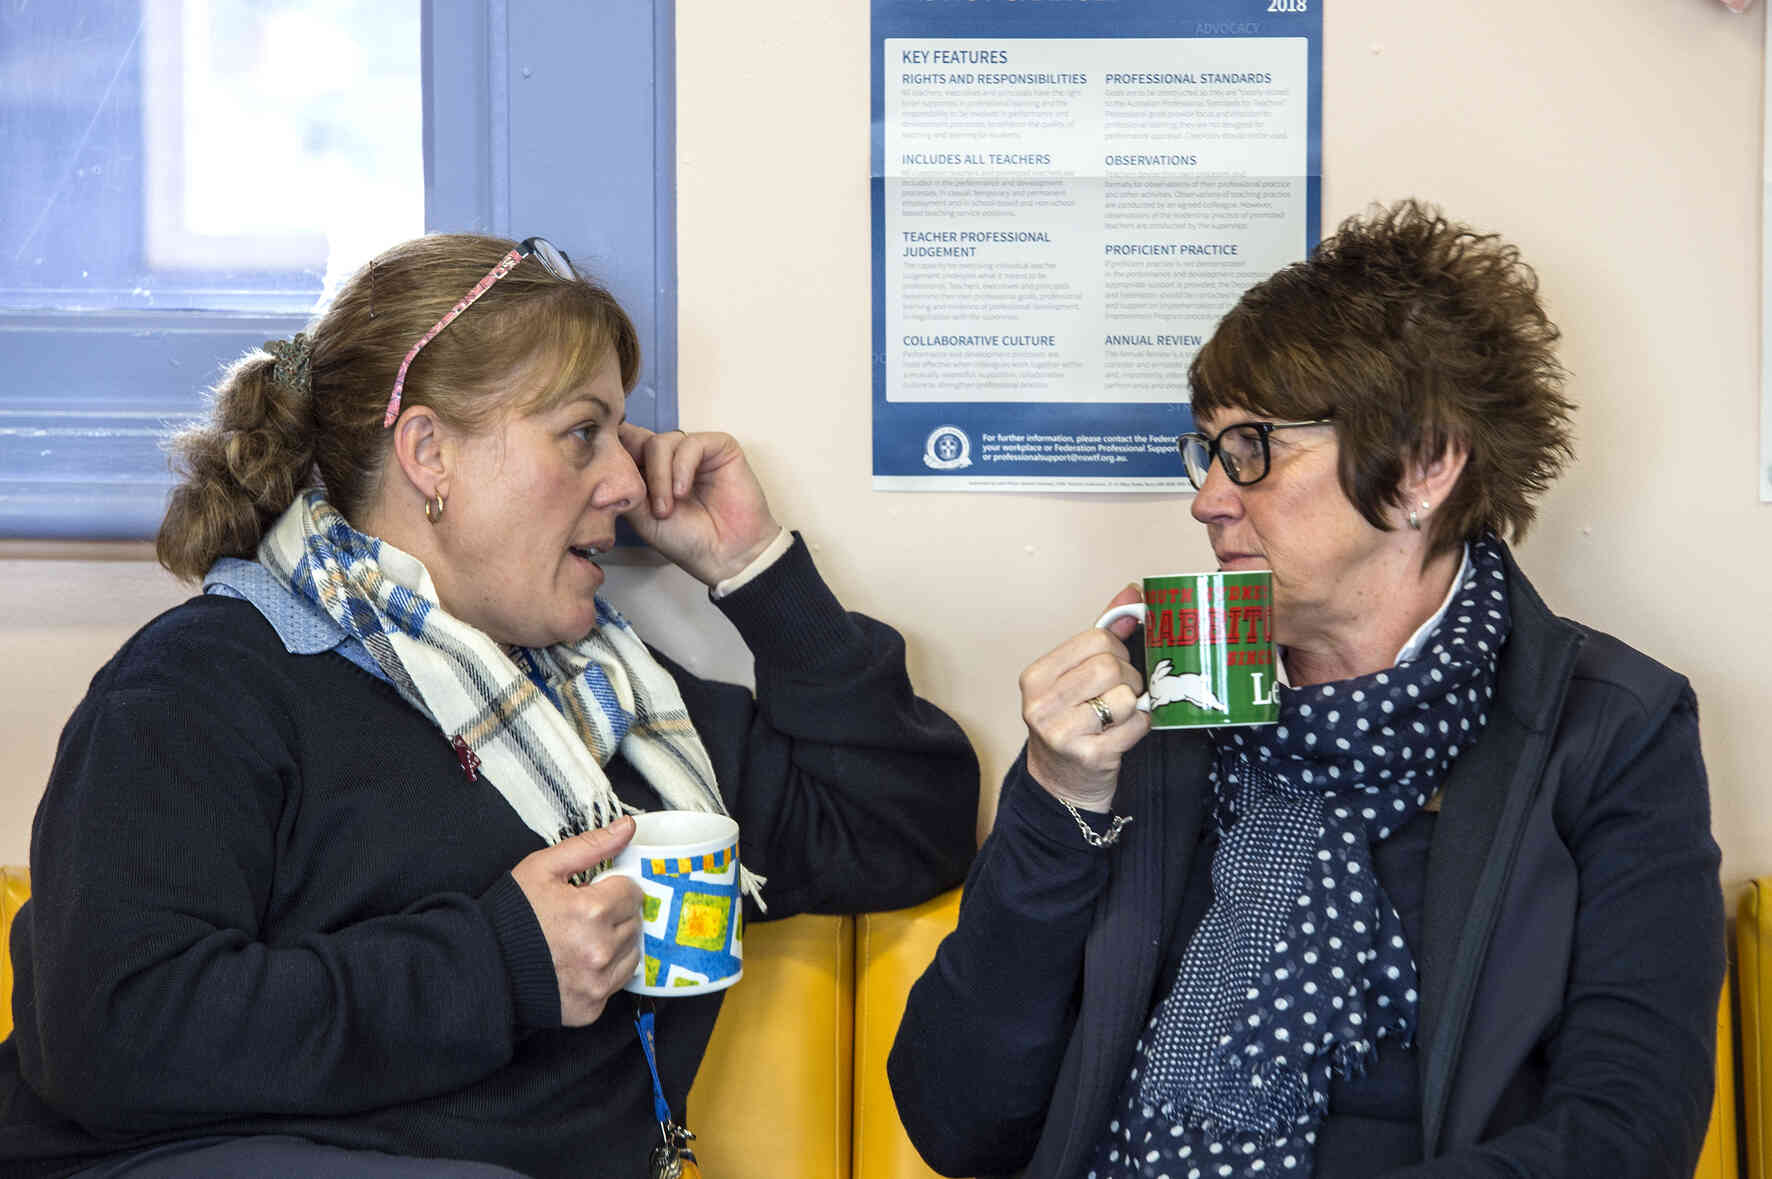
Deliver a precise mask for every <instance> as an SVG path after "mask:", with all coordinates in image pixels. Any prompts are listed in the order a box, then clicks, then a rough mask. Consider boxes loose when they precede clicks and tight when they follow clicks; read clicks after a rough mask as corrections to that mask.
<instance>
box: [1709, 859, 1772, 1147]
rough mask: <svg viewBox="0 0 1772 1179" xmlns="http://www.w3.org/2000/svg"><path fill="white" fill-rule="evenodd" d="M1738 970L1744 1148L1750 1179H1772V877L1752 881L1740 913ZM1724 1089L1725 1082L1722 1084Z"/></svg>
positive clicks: (1737, 948)
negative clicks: (1770, 1085)
mask: <svg viewBox="0 0 1772 1179" xmlns="http://www.w3.org/2000/svg"><path fill="white" fill-rule="evenodd" d="M1735 971H1736V975H1737V980H1738V981H1737V988H1738V990H1739V993H1740V997H1741V1028H1740V1035H1739V1037H1738V1038H1737V1043H1738V1044H1739V1045H1740V1047H1741V1096H1742V1102H1741V1108H1742V1116H1743V1126H1742V1134H1741V1147H1742V1151H1743V1152H1744V1153H1745V1154H1746V1155H1747V1168H1746V1174H1747V1175H1748V1176H1749V1179H1772V1170H1768V1162H1769V1161H1772V1160H1768V1158H1767V1149H1768V1146H1769V1145H1772V1144H1769V1143H1768V1142H1767V1130H1768V1128H1769V1127H1772V1104H1769V1103H1772V1092H1768V1091H1767V1081H1768V1079H1769V1078H1768V1077H1767V1075H1766V1073H1767V1062H1768V1060H1772V1021H1768V1018H1767V1012H1766V1008H1765V1004H1766V1001H1767V999H1768V998H1769V997H1772V996H1768V994H1767V991H1768V987H1769V986H1772V877H1765V878H1762V879H1759V880H1752V881H1749V882H1748V886H1747V891H1746V893H1744V894H1743V895H1742V898H1741V905H1740V907H1739V908H1738V909H1737V910H1736V913H1735ZM1717 1091H1718V1094H1719V1095H1720V1094H1721V1093H1722V1086H1721V1085H1720V1084H1719V1086H1718V1089H1717Z"/></svg>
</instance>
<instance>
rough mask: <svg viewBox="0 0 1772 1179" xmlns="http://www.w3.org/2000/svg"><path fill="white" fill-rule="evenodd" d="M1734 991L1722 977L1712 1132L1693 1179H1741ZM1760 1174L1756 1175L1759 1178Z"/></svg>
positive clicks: (1718, 1013) (1711, 1121) (1707, 1137)
mask: <svg viewBox="0 0 1772 1179" xmlns="http://www.w3.org/2000/svg"><path fill="white" fill-rule="evenodd" d="M1734 1000H1735V988H1734V986H1733V985H1732V984H1731V981H1730V978H1729V975H1728V974H1724V976H1723V994H1722V996H1721V997H1720V998H1719V999H1718V1000H1717V1091H1716V1095H1715V1096H1714V1097H1712V1098H1711V1105H1710V1129H1709V1130H1707V1131H1706V1132H1705V1135H1704V1151H1703V1153H1701V1154H1700V1155H1699V1156H1698V1170H1697V1171H1695V1172H1693V1175H1694V1179H1740V1175H1741V1161H1740V1160H1741V1155H1740V1149H1739V1146H1740V1144H1739V1137H1740V1136H1739V1134H1738V1133H1737V1129H1736V1124H1735V1018H1734V1007H1735V1002H1734ZM1757 1173H1758V1172H1755V1174H1757Z"/></svg>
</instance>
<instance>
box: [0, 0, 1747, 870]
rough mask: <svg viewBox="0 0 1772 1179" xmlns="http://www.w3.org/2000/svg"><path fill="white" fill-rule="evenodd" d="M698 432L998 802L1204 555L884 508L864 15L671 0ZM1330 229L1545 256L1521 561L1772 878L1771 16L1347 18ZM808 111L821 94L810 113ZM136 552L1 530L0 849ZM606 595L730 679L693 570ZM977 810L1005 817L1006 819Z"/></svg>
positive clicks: (1699, 0) (1054, 523) (1333, 82)
mask: <svg viewBox="0 0 1772 1179" xmlns="http://www.w3.org/2000/svg"><path fill="white" fill-rule="evenodd" d="M678 7H679V13H678V74H679V110H678V181H679V191H678V202H679V204H678V209H679V234H680V246H681V262H680V274H679V278H680V300H681V303H680V318H681V329H680V330H681V342H680V361H681V371H682V393H681V406H682V418H683V421H684V423H685V424H686V425H688V426H691V427H695V426H707V425H718V426H720V427H723V428H727V429H731V430H732V431H733V432H735V433H737V434H739V435H740V436H741V437H742V438H744V439H745V440H746V442H747V445H748V446H749V448H750V451H751V454H752V457H753V460H754V461H755V463H756V465H757V466H758V468H759V469H760V471H761V472H762V474H763V476H764V480H765V484H766V486H767V487H768V488H769V489H770V497H771V501H772V502H773V503H774V505H775V507H776V510H777V513H778V515H780V516H781V518H782V519H783V520H784V521H787V522H789V523H790V524H792V525H793V526H795V527H798V528H800V529H802V530H803V531H804V532H805V534H806V536H807V537H808V539H810V540H812V541H813V542H814V543H815V545H816V547H817V549H818V555H819V560H820V563H821V565H822V567H823V568H824V571H825V574H826V576H827V577H828V578H829V579H830V580H831V582H832V583H833V584H834V585H835V586H836V587H837V589H838V592H839V593H840V594H841V595H842V596H843V598H844V599H845V601H846V602H848V603H849V605H850V606H851V607H852V608H855V609H860V610H865V611H868V612H870V613H874V614H877V615H880V616H882V617H884V618H886V619H888V620H890V621H892V622H893V623H895V624H896V625H897V626H898V627H899V628H900V629H901V630H902V631H904V633H905V635H906V636H907V638H908V640H909V642H910V650H911V658H912V662H913V670H914V672H915V674H916V676H917V680H918V683H919V684H920V686H921V687H922V689H923V690H924V692H925V693H926V694H927V695H929V696H931V697H933V698H934V699H936V700H937V701H939V702H941V703H943V704H944V705H946V706H947V707H948V708H949V709H950V711H951V712H953V714H954V715H955V716H956V717H957V718H958V719H959V720H960V722H961V723H962V724H963V725H964V726H965V728H966V730H967V732H968V733H969V734H971V736H972V738H973V740H974V742H975V743H976V744H977V746H978V748H979V751H980V755H981V758H982V760H983V762H984V767H985V773H986V777H987V779H989V780H990V781H992V782H994V781H995V780H996V779H997V778H998V777H1000V775H1001V774H1002V772H1003V769H1004V767H1005V766H1006V765H1007V764H1008V762H1009V761H1010V759H1012V758H1013V757H1014V755H1015V751H1016V748H1017V746H1018V745H1019V743H1020V739H1021V731H1020V725H1019V722H1018V720H1017V696H1016V686H1015V681H1016V675H1017V674H1018V672H1019V671H1020V669H1021V667H1022V666H1023V665H1024V664H1025V663H1026V662H1027V661H1028V660H1029V659H1031V658H1032V657H1034V656H1035V655H1037V654H1039V653H1040V652H1041V651H1043V650H1045V649H1046V648H1047V647H1048V646H1050V645H1051V644H1052V643H1054V642H1055V641H1057V640H1058V639H1059V638H1061V637H1063V636H1064V635H1066V634H1068V633H1069V632H1070V631H1072V630H1074V629H1076V628H1077V627H1078V626H1080V625H1081V624H1082V623H1084V622H1085V621H1087V620H1088V619H1089V618H1091V617H1093V612H1094V611H1095V609H1096V608H1097V607H1098V606H1099V604H1100V603H1101V602H1102V601H1103V600H1104V599H1105V598H1107V597H1108V595H1109V594H1111V593H1112V592H1113V591H1114V589H1115V588H1116V587H1117V586H1118V585H1120V584H1122V583H1123V582H1124V581H1125V580H1126V579H1127V578H1128V577H1130V576H1132V575H1134V574H1135V573H1137V572H1139V571H1140V568H1141V565H1142V562H1141V560H1140V554H1141V553H1142V554H1148V555H1149V558H1150V559H1151V560H1153V561H1154V562H1155V563H1156V564H1159V565H1163V566H1166V567H1175V566H1185V565H1188V564H1202V563H1205V562H1207V561H1209V559H1210V550H1209V549H1208V548H1207V546H1206V545H1205V543H1204V541H1203V539H1202V538H1201V535H1200V533H1199V530H1198V528H1197V527H1196V526H1195V525H1194V524H1193V522H1192V520H1191V519H1189V517H1188V515H1187V501H1186V500H1185V499H1183V498H1180V497H1173V498H1171V497H1158V496H1080V495H1040V496H1034V495H972V496H960V495H933V494H908V493H906V494H886V493H876V492H874V491H872V490H870V488H869V474H868V462H869V442H868V440H869V415H868V404H869V399H868V389H869V384H868V381H869V361H868V346H869V342H868V319H869V306H868V297H869V296H868V204H867V197H868V188H867V174H868V151H867V143H868V139H867V119H868V63H867V56H866V53H867V43H868V24H867V5H866V4H864V3H862V2H861V0H842V2H840V3H833V2H832V0H798V2H793V3H790V2H787V0H775V2H773V3H764V4H743V5H735V4H730V3H727V2H725V0H680V2H679V6H678ZM1325 24H1326V32H1325V44H1326V49H1325V54H1324V83H1323V93H1324V119H1323V132H1324V134H1323V138H1324V152H1323V156H1324V174H1325V179H1324V198H1325V199H1324V206H1325V221H1326V223H1327V224H1328V225H1333V223H1334V222H1335V221H1336V220H1338V219H1339V218H1341V217H1342V216H1344V215H1346V214H1348V213H1350V212H1353V211H1355V210H1356V209H1358V208H1360V207H1361V206H1363V205H1364V204H1365V203H1366V202H1368V201H1370V200H1373V199H1384V200H1388V199H1391V198H1395V197H1398V196H1402V195H1406V194H1411V193H1413V194H1417V195H1420V196H1423V197H1427V198H1431V199H1433V200H1437V201H1439V202H1441V203H1442V204H1444V205H1445V207H1446V208H1447V209H1448V211H1450V212H1451V213H1453V214H1454V215H1456V216H1458V217H1461V218H1463V219H1466V220H1469V221H1471V222H1473V223H1475V224H1477V225H1479V226H1483V227H1487V228H1493V229H1496V230H1500V231H1503V232H1505V233H1506V234H1508V235H1509V236H1511V237H1512V238H1513V239H1514V240H1515V241H1517V242H1518V243H1519V244H1520V245H1521V247H1522V248H1523V250H1524V252H1525V254H1526V256H1527V258H1528V259H1530V260H1531V261H1533V262H1534V263H1535V264H1536V266H1537V267H1538V270H1539V273H1540V275H1541V277H1542V279H1543V284H1544V289H1545V292H1546V294H1547V296H1548V299H1549V303H1550V305H1551V308H1552V313H1553V315H1554V316H1555V317H1556V319H1557V320H1558V322H1559V323H1561V325H1562V327H1563V329H1564V332H1565V336H1566V339H1565V345H1564V350H1563V356H1564V359H1565V361H1566V363H1567V364H1568V366H1569V368H1570V369H1571V370H1572V371H1573V373H1574V381H1573V385H1572V389H1573V392H1574V395H1575V397H1576V399H1577V400H1578V401H1579V402H1580V403H1581V405H1582V412H1581V415H1580V419H1579V430H1580V461H1579V463H1578V465H1577V466H1576V467H1575V468H1574V469H1573V470H1572V471H1571V472H1570V473H1569V474H1568V475H1567V476H1566V477H1565V478H1564V479H1563V481H1562V482H1561V483H1560V484H1559V485H1558V486H1557V487H1556V488H1555V489H1554V490H1553V491H1552V492H1551V493H1550V495H1549V496H1548V497H1547V498H1546V499H1545V501H1544V504H1543V512H1542V521H1541V523H1540V525H1539V527H1538V529H1537V531H1536V532H1535V533H1534V534H1533V536H1532V537H1531V539H1530V540H1529V541H1528V542H1527V543H1526V544H1525V546H1524V547H1523V550H1522V559H1523V562H1524V564H1525V566H1526V568H1527V570H1528V572H1529V573H1531V575H1532V576H1533V577H1534V578H1535V579H1536V581H1537V583H1538V585H1539V588H1540V589H1541V591H1542V592H1543V593H1544V595H1545V597H1546V598H1547V599H1548V600H1549V602H1550V603H1551V605H1552V606H1553V608H1556V609H1558V610H1560V611H1563V612H1565V613H1570V614H1573V615H1575V616H1577V617H1580V618H1582V619H1583V620H1584V621H1587V622H1589V623H1591V624H1593V625H1596V626H1599V627H1601V628H1603V629H1606V630H1611V631H1614V632H1615V633H1617V634H1619V635H1620V636H1621V637H1623V638H1625V639H1626V640H1627V641H1629V642H1631V643H1633V644H1635V645H1636V646H1639V647H1641V648H1643V649H1644V650H1646V651H1648V652H1649V653H1650V654H1652V655H1654V656H1656V657H1658V658H1660V659H1662V660H1663V661H1665V662H1667V663H1670V664H1672V665H1673V666H1675V667H1677V668H1679V669H1681V670H1683V671H1685V672H1686V673H1687V674H1688V675H1690V676H1691V677H1692V679H1693V681H1694V682H1695V683H1696V685H1697V687H1698V693H1699V699H1700V702H1701V705H1702V708H1703V717H1704V740H1705V754H1706V757H1707V759H1708V762H1709V765H1710V772H1711V780H1712V796H1713V799H1714V807H1715V828H1716V832H1717V838H1718V841H1719V842H1720V843H1721V844H1722V847H1723V851H1724V875H1725V879H1726V880H1727V881H1729V882H1731V883H1732V882H1735V881H1738V880H1740V879H1742V878H1743V877H1746V876H1748V875H1751V874H1757V873H1763V872H1772V809H1769V808H1767V807H1766V806H1764V805H1760V804H1758V802H1757V800H1758V799H1759V798H1760V797H1761V794H1762V790H1763V787H1764V786H1765V785H1766V784H1768V783H1772V771H1768V770H1767V768H1766V766H1767V763H1768V760H1769V759H1768V757H1767V754H1766V749H1767V744H1766V741H1765V739H1764V731H1765V728H1766V718H1767V717H1768V716H1772V686H1769V685H1768V683H1767V680H1766V677H1765V675H1764V674H1763V672H1762V666H1763V663H1764V660H1765V657H1766V655H1767V653H1768V652H1769V651H1772V507H1766V506H1762V505H1760V504H1759V503H1758V502H1757V499H1756V483H1755V476H1754V470H1755V460H1756V454H1757V445H1756V431H1757V423H1758V393H1757V389H1758V371H1759V369H1758V365H1759V348H1758V343H1757V333H1756V331H1755V326H1756V325H1757V324H1758V322H1759V274H1758V266H1757V264H1756V260H1757V259H1758V257H1759V241H1760V238H1759V201H1760V174H1761V173H1760V169H1761V149H1760V143H1761V121H1762V118H1761V83H1762V73H1763V64H1762V63H1763V61H1764V47H1763V29H1764V20H1763V17H1762V14H1761V12H1760V11H1759V10H1757V9H1756V11H1755V12H1754V13H1753V14H1752V15H1750V16H1748V17H1741V16H1735V15H1733V14H1731V13H1729V12H1728V11H1726V10H1725V9H1724V8H1723V6H1722V5H1721V4H1718V3H1716V2H1715V0H1656V2H1654V3H1619V4H1610V5H1549V4H1545V3H1543V2H1542V0H1487V2H1485V3H1481V4H1479V3H1475V2H1474V0H1466V2H1463V3H1452V4H1433V5H1424V4H1417V5H1403V4H1380V3H1377V2H1376V0H1332V2H1331V3H1330V6H1329V8H1328V9H1327V13H1326V17H1325ZM808 96H812V97H810V98H809V97H808ZM143 556H144V553H143V550H141V549H139V548H136V549H123V550H117V549H106V550H99V551H97V552H94V551H93V550H85V549H58V548H54V547H46V546H41V545H38V546H29V547H25V546H20V545H17V544H13V545H10V546H8V545H5V544H3V543H0V668H4V675H3V676H0V748H4V749H5V750H7V752H8V753H9V754H10V755H11V756H10V758H9V762H10V764H9V767H8V768H9V771H10V772H9V773H8V774H7V776H6V779H5V784H4V785H3V786H0V797H4V798H5V800H6V805H5V806H0V861H16V860H19V859H22V858H23V856H24V855H25V850H26V846H27V839H28V835H29V812H30V810H31V808H32V806H33V805H34V803H35V801H36V799H37V797H38V794H39V793H40V791H41V789H42V783H43V780H44V777H45V775H46V773H47V771H48V767H49V762H50V758H51V756H52V753H53V748H54V734H55V732H56V731H57V729H58V728H59V726H60V724H61V722H62V720H63V719H64V718H65V716H66V714H67V712H68V710H69V709H70V708H71V707H72V706H73V704H74V703H75V701H76V700H77V699H78V698H79V696H80V694H81V692H82V691H83V690H84V687H85V684H86V681H87V679H88V678H89V677H90V676H91V674H92V672H93V670H94V669H95V668H96V667H97V666H98V665H99V664H100V663H101V662H102V661H103V659H104V658H105V657H106V655H107V654H108V653H109V652H110V651H111V650H112V649H113V648H114V647H115V646H116V644H117V643H118V642H120V641H121V640H122V639H123V638H124V637H125V636H126V635H127V634H128V633H129V632H130V631H131V630H132V629H133V628H134V627H135V626H136V625H138V624H139V623H140V622H142V621H144V620H146V619H147V618H149V617H151V616H152V615H154V614H155V613H157V612H158V611H159V610H161V609H163V608H165V607H166V606H167V605H169V604H171V603H172V602H174V601H177V600H178V599H179V598H180V597H181V596H182V592H181V591H180V590H179V589H178V588H177V587H175V586H173V585H172V583H171V582H170V579H168V578H166V577H165V576H164V575H162V574H160V573H158V572H157V571H156V570H155V568H154V567H153V566H152V565H151V564H148V563H147V562H146V561H145V560H143ZM611 581H612V585H613V586H614V592H615V593H616V594H617V596H618V600H620V601H621V602H622V604H623V605H624V606H626V607H627V608H628V610H629V612H630V614H632V615H634V616H635V617H636V619H637V620H638V621H639V623H640V624H641V626H642V628H643V629H646V630H647V631H648V633H652V634H657V635H661V636H663V635H668V633H669V632H670V631H671V630H674V629H683V628H685V627H690V628H693V631H694V633H696V635H697V636H698V638H697V647H696V649H695V650H694V651H693V652H691V651H690V650H689V648H688V647H687V645H686V644H685V643H682V642H677V641H673V640H671V639H670V638H668V637H664V638H662V641H663V642H664V644H665V645H666V646H668V647H671V648H672V649H674V650H675V651H677V652H679V653H681V654H684V655H693V658H694V661H695V663H696V664H697V665H698V666H699V667H700V668H701V669H702V670H704V671H708V672H715V673H720V674H725V675H729V676H739V677H742V676H743V675H744V659H743V655H742V652H741V650H740V649H739V647H738V645H737V643H736V639H735V638H734V637H733V636H732V633H731V631H730V628H725V627H724V624H722V623H720V622H719V620H718V618H717V616H716V615H713V614H712V613H711V610H710V608H709V607H707V606H706V604H705V602H703V601H702V600H701V598H700V595H699V594H698V593H697V592H696V590H695V587H693V586H691V585H689V584H688V583H687V579H685V578H682V577H681V576H680V575H679V574H677V573H676V572H675V571H674V570H669V569H656V568H638V569H624V570H619V571H617V572H616V574H615V576H614V577H613V578H612V579H611ZM986 817H987V818H988V815H987V816H986Z"/></svg>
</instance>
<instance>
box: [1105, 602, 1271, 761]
mask: <svg viewBox="0 0 1772 1179" xmlns="http://www.w3.org/2000/svg"><path fill="white" fill-rule="evenodd" d="M1141 585H1142V590H1143V592H1142V594H1141V595H1140V600H1137V601H1130V602H1126V603H1124V604H1122V605H1117V606H1114V607H1113V608H1112V609H1110V610H1108V612H1107V613H1105V614H1103V615H1102V616H1101V617H1100V618H1098V619H1096V620H1095V625H1096V626H1098V627H1115V628H1118V627H1121V626H1125V625H1126V622H1125V620H1126V619H1140V620H1142V621H1143V622H1144V664H1145V684H1146V687H1147V688H1148V690H1147V691H1146V692H1145V693H1144V694H1143V695H1141V696H1139V698H1138V704H1137V707H1138V709H1139V711H1140V712H1148V713H1150V714H1151V727H1152V728H1155V729H1198V728H1208V727H1210V728H1223V727H1225V726H1229V725H1266V724H1272V723H1273V722H1275V721H1276V720H1278V719H1279V716H1280V697H1279V691H1278V689H1277V688H1276V687H1275V677H1276V674H1277V672H1278V669H1279V664H1278V661H1277V659H1276V656H1275V650H1274V621H1273V619H1274V616H1273V574H1271V573H1269V572H1267V571H1266V570H1249V571H1239V572H1234V573H1225V572H1218V573H1177V574H1170V575H1168V576H1163V577H1147V578H1145V579H1144V581H1143V582H1142V583H1141ZM1134 588H1136V587H1134ZM1121 596H1122V597H1124V596H1125V595H1124V594H1122V595H1121ZM1116 633H1118V631H1117V630H1116Z"/></svg>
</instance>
